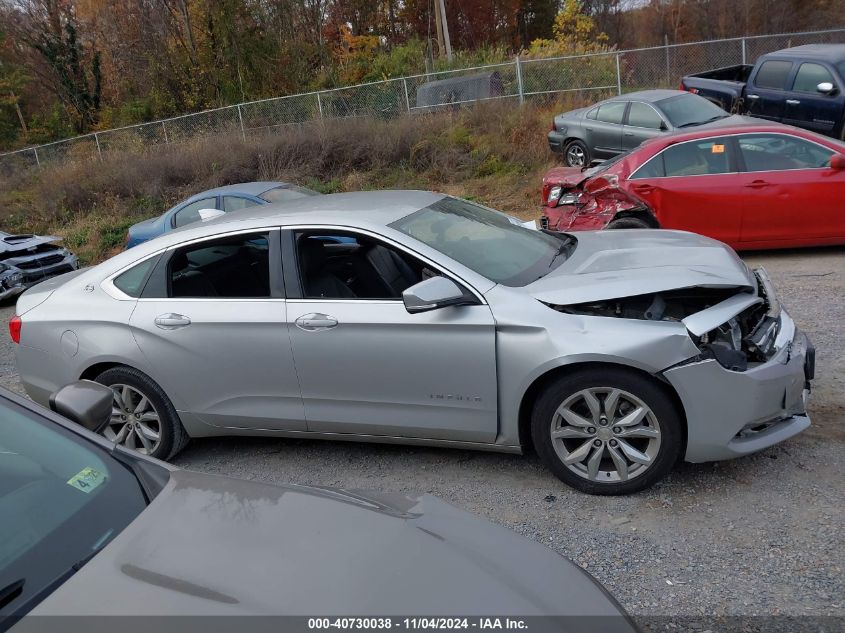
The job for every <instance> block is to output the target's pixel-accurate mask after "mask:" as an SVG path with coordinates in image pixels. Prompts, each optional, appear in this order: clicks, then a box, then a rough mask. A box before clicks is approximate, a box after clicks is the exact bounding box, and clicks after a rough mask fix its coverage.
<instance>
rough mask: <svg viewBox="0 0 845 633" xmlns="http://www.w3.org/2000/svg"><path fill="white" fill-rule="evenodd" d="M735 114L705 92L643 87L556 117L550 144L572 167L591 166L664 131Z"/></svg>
mask: <svg viewBox="0 0 845 633" xmlns="http://www.w3.org/2000/svg"><path fill="white" fill-rule="evenodd" d="M728 116H730V115H729V114H728V113H727V112H725V111H724V110H722V108H720V107H719V106H717V105H715V104H714V103H711V102H710V101H708V100H707V99H705V98H704V97H699V96H698V95H694V94H691V93H689V92H683V91H681V90H643V91H642V92H631V93H628V94H625V95H621V96H619V97H613V98H612V99H608V100H607V101H600V102H599V103H597V104H595V105H593V106H590V107H589V108H581V109H579V110H572V111H570V112H565V113H564V114H560V115H558V116H556V117H555V118H554V121H553V123H552V129H551V130H550V131H549V134H548V139H549V147H550V148H551V149H552V151H553V152H557V153H559V154H562V155H563V160H564V162H565V163H566V164H567V165H568V166H570V167H588V166H589V165H590V163H592V162H593V161H597V160H606V159H608V158H611V157H612V156H616V155H617V154H620V153H621V152H625V151H628V150H631V149H633V148H635V147H637V146H638V145H639V144H640V143H642V142H643V141H645V140H648V139H650V138H653V137H655V136H657V135H659V134H667V133H668V132H671V131H673V130H679V129H682V128H688V127H693V126H696V125H703V124H705V123H712V122H713V121H718V120H719V119H724V118H726V117H728Z"/></svg>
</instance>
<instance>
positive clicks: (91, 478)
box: [0, 398, 146, 630]
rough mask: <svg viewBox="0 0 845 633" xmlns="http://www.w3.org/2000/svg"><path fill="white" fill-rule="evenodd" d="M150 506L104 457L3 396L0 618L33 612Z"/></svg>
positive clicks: (122, 468)
mask: <svg viewBox="0 0 845 633" xmlns="http://www.w3.org/2000/svg"><path fill="white" fill-rule="evenodd" d="M145 507H146V499H145V497H144V494H143V492H142V490H141V487H140V485H139V483H138V481H137V479H136V478H135V476H134V475H133V474H132V473H131V472H130V471H129V470H128V469H127V467H125V466H124V465H123V464H121V463H120V462H118V461H117V460H115V459H114V458H113V457H111V456H110V455H108V453H107V452H106V451H104V450H102V449H100V448H99V447H97V446H96V445H95V444H93V443H90V442H87V441H85V440H84V439H82V438H81V437H79V436H76V435H75V434H74V433H71V432H70V431H68V430H67V429H64V428H61V427H60V426H58V425H57V424H54V423H52V422H50V421H49V420H47V419H46V418H42V417H41V416H39V415H37V414H36V413H34V412H32V411H29V410H27V409H25V408H24V407H21V406H18V405H16V404H14V403H13V402H11V401H9V400H6V399H2V398H0V596H2V595H4V594H5V595H6V599H4V600H3V602H2V603H0V616H2V615H8V614H10V613H18V614H20V613H22V612H26V611H29V610H30V609H31V608H32V607H34V606H35V604H36V603H37V602H39V601H41V600H42V599H43V598H45V597H46V595H47V594H48V593H49V592H50V591H52V590H54V589H56V588H57V586H58V585H59V584H61V582H62V580H63V578H66V577H67V576H69V575H70V574H71V573H72V571H73V566H74V565H77V564H79V563H81V562H82V561H84V560H86V559H87V558H89V557H91V556H93V555H94V554H96V553H97V552H98V551H99V550H100V549H102V548H103V547H104V546H105V545H106V544H107V543H108V542H109V541H111V539H113V538H114V537H115V536H116V535H117V534H119V533H120V532H121V530H123V529H124V528H125V527H126V526H127V525H129V523H131V522H132V520H133V519H134V518H135V517H136V516H138V514H140V513H141V511H142V510H143V509H144V508H145ZM19 583H22V584H21V585H20V589H21V591H20V592H18V591H17V590H14V593H13V594H11V596H12V597H11V599H10V598H9V597H10V594H9V593H8V592H5V591H4V589H7V588H14V587H15V586H16V584H19ZM0 623H2V620H0ZM2 628H3V627H2V626H0V630H2Z"/></svg>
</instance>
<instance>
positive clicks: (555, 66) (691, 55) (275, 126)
mask: <svg viewBox="0 0 845 633" xmlns="http://www.w3.org/2000/svg"><path fill="white" fill-rule="evenodd" d="M843 42H845V29H832V30H827V31H813V32H806V33H788V34H779V35H761V36H753V37H743V38H734V39H726V40H714V41H709V42H695V43H690V44H671V45H670V44H667V45H665V46H658V47H653V48H642V49H635V50H627V51H614V52H610V53H598V54H592V55H579V56H574V57H558V58H548V59H525V58H520V57H516V58H515V59H514V60H513V61H511V62H506V63H501V64H493V65H489V66H480V67H475V68H462V69H457V70H449V71H443V72H436V73H429V74H424V75H414V76H408V77H402V78H399V79H389V80H386V81H378V82H373V83H368V84H360V85H357V86H349V87H346V88H335V89H331V90H321V91H318V92H309V93H304V94H297V95H290V96H285V97H277V98H273V99H264V100H261V101H252V102H248V103H241V104H238V105H233V106H227V107H224V108H218V109H215V110H207V111H205V112H199V113H196V114H186V115H183V116H179V117H173V118H170V119H162V120H159V121H154V122H152V123H142V124H139V125H132V126H127V127H123V128H118V129H113V130H104V131H102V132H96V133H92V134H86V135H82V136H78V137H75V138H72V139H67V140H63V141H56V142H54V143H47V144H45V145H38V146H35V147H28V148H26V149H22V150H17V151H14V152H8V153H5V154H0V173H7V174H8V173H13V172H15V171H18V170H22V169H28V168H32V167H40V166H42V165H43V164H45V163H48V162H55V161H61V160H69V159H91V160H94V159H97V158H102V157H103V155H104V154H106V153H108V152H110V151H113V150H127V149H140V148H144V147H149V146H151V145H156V144H162V143H179V142H183V141H186V140H189V139H192V138H197V137H199V136H203V135H206V134H219V133H221V132H236V133H240V134H241V135H242V136H243V137H244V138H246V137H247V136H250V135H254V134H268V133H269V134H272V133H277V132H278V131H280V130H281V129H283V128H284V127H286V126H292V125H301V124H303V123H307V122H309V121H314V120H319V119H344V118H349V117H373V118H380V119H390V118H395V117H398V116H404V115H409V114H410V115H413V114H415V113H421V112H431V111H436V110H442V109H448V108H457V107H461V106H463V105H466V104H470V103H476V102H479V101H488V100H497V99H498V100H501V99H505V100H511V101H512V102H514V103H522V102H524V101H526V100H538V99H550V98H552V99H554V98H559V97H560V96H561V95H567V94H569V95H573V96H574V97H576V98H578V99H580V100H589V101H598V100H601V99H604V98H606V97H608V96H610V95H615V94H622V93H624V92H632V91H634V90H644V89H649V88H675V87H677V86H678V85H679V83H680V78H681V77H683V76H684V75H688V74H690V73H696V72H702V71H705V70H709V69H712V68H720V67H724V66H731V65H735V64H753V63H754V62H755V60H756V59H757V58H758V57H759V56H760V55H763V54H764V53H768V52H771V51H775V50H779V49H782V48H788V47H792V46H799V45H802V44H819V43H843Z"/></svg>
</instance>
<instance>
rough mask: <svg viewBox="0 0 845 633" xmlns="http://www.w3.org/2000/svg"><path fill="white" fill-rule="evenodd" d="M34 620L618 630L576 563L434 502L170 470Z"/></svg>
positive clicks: (603, 596)
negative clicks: (351, 619)
mask: <svg viewBox="0 0 845 633" xmlns="http://www.w3.org/2000/svg"><path fill="white" fill-rule="evenodd" d="M32 614H33V615H39V614H41V615H45V614H50V615H53V614H63V615H70V614H86V615H179V614H191V615H192V614H202V615H227V614H232V615H234V614H241V615H243V614H274V615H278V614H289V615H411V614H414V615H450V614H462V615H469V614H485V615H487V614H491V615H493V614H497V615H502V614H512V615H517V614H522V615H529V614H583V615H587V614H592V615H610V616H616V615H619V614H620V607H619V606H618V604H617V603H616V602H615V601H614V600H613V599H612V598H611V597H609V595H608V594H607V593H606V592H605V591H604V590H603V589H602V588H601V587H600V586H599V585H598V584H597V583H596V582H595V581H594V580H593V579H592V578H591V577H590V576H588V575H587V574H586V573H585V572H583V571H582V570H581V569H580V568H578V567H577V566H575V565H574V564H573V563H571V562H569V561H567V560H566V559H564V558H562V557H561V556H558V555H557V554H555V553H554V552H552V551H551V550H549V549H547V548H546V547H544V546H542V545H540V544H538V543H535V542H533V541H529V540H527V539H525V538H523V537H521V536H519V535H517V534H515V533H514V532H511V531H510V530H507V529H505V528H502V527H499V526H496V525H494V524H492V523H490V522H488V521H485V520H483V519H480V518H477V517H474V516H472V515H471V514H468V513H466V512H463V511H461V510H458V509H457V508H455V507H453V506H450V505H449V504H447V503H445V502H443V501H441V500H439V499H437V498H436V497H432V496H429V495H423V496H421V497H418V498H406V497H402V496H398V495H393V496H388V495H366V496H364V495H357V494H354V493H348V492H343V491H337V490H328V489H315V488H307V487H298V486H273V485H267V484H260V483H255V482H249V481H243V480H238V479H229V478H225V477H216V476H210V475H202V474H199V473H192V472H189V471H181V470H176V471H174V472H173V473H172V474H171V479H170V481H169V482H168V484H167V485H166V487H165V488H164V489H163V490H162V491H161V493H159V495H158V496H157V497H156V498H155V499H154V500H153V502H152V503H151V504H150V506H149V507H148V508H147V509H146V510H145V511H144V512H142V513H141V515H140V516H139V517H138V518H137V519H136V520H135V521H134V522H133V523H132V524H131V525H129V526H128V527H127V528H126V529H125V530H124V531H123V532H122V533H121V534H119V535H118V536H117V537H116V538H115V540H114V541H112V542H111V543H110V544H109V545H107V546H106V548H105V549H104V550H103V551H101V552H100V553H99V554H97V555H96V556H95V557H94V558H93V559H92V560H91V561H90V562H89V563H87V564H86V565H85V566H84V567H83V568H82V570H81V571H80V572H78V573H77V574H76V575H74V576H73V577H72V578H71V579H70V580H69V581H68V582H67V583H65V584H64V585H63V586H62V587H60V588H59V589H58V590H57V591H56V592H55V593H53V594H52V595H51V596H49V597H48V598H47V599H46V600H45V601H44V602H42V603H41V604H40V605H39V606H38V607H37V608H36V609H35V610H34V611H33V612H32ZM613 622H615V623H616V624H615V626H618V627H619V628H618V629H616V630H619V631H632V630H633V629H631V628H629V626H630V625H629V624H627V622H626V621H625V620H624V619H622V618H614V620H613Z"/></svg>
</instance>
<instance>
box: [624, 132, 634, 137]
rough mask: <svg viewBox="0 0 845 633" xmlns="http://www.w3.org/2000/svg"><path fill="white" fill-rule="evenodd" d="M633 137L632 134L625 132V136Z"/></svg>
mask: <svg viewBox="0 0 845 633" xmlns="http://www.w3.org/2000/svg"><path fill="white" fill-rule="evenodd" d="M633 135H634V133H633V132H625V136H633Z"/></svg>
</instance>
